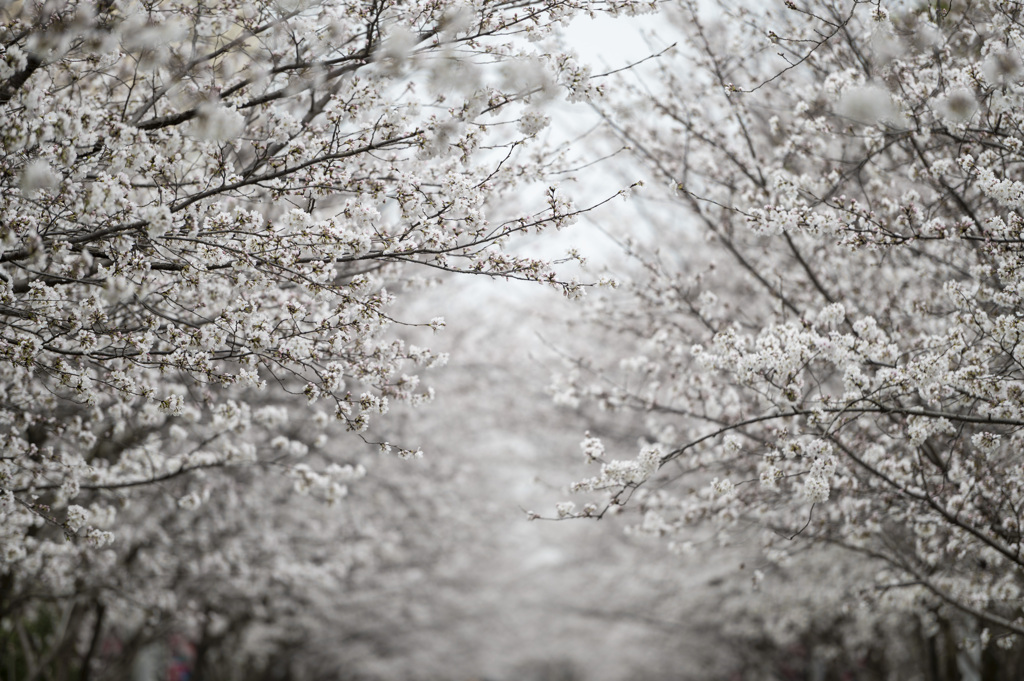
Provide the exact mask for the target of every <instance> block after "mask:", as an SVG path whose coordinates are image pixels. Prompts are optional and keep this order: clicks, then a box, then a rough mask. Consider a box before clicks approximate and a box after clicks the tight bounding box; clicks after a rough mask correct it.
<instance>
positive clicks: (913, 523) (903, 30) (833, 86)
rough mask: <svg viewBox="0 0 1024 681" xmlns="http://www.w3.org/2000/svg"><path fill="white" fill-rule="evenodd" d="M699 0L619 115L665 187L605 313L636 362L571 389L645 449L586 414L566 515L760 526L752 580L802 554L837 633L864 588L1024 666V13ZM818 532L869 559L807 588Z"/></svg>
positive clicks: (979, 662) (683, 13)
mask: <svg viewBox="0 0 1024 681" xmlns="http://www.w3.org/2000/svg"><path fill="white" fill-rule="evenodd" d="M704 5H705V3H697V2H687V1H685V0H684V1H681V2H678V3H676V4H675V5H674V8H675V9H674V14H672V15H671V16H674V18H675V22H674V25H675V26H677V27H679V34H680V35H681V38H680V40H681V42H680V45H679V46H678V47H677V48H676V50H675V51H674V52H672V53H671V54H665V55H663V56H662V57H660V58H659V59H658V60H656V61H652V62H651V64H655V66H653V68H651V69H649V70H648V71H646V74H647V75H645V76H640V75H636V74H629V73H627V74H625V75H624V76H623V78H622V79H621V80H620V82H619V84H618V86H617V88H616V89H613V90H612V95H611V97H610V100H611V101H615V102H617V105H615V106H607V107H605V108H604V109H603V114H604V116H605V118H606V120H607V121H608V124H609V126H610V128H611V129H612V130H614V132H615V135H616V139H617V140H618V144H619V145H622V144H625V145H628V147H629V148H630V149H632V151H633V152H634V158H635V159H636V160H637V161H638V163H639V164H640V165H641V166H643V167H644V168H645V169H646V171H647V172H648V174H649V176H650V177H652V178H653V180H654V181H653V182H651V183H649V184H651V185H654V186H655V189H652V190H651V191H652V192H658V191H659V190H658V189H657V187H660V188H663V189H664V191H662V192H661V193H656V194H654V196H653V198H656V199H657V201H650V202H648V203H647V204H645V206H646V215H647V216H649V217H650V218H651V219H652V220H653V224H652V225H651V226H650V228H649V230H648V234H644V233H642V232H640V231H634V232H633V233H632V234H629V235H623V239H624V240H623V246H624V249H625V252H626V253H627V254H628V256H629V257H630V258H632V259H633V262H634V263H635V269H634V271H635V272H638V274H637V275H636V276H634V277H633V280H632V281H631V282H630V283H629V285H627V286H624V288H623V290H622V291H620V292H618V293H609V294H607V296H606V297H604V298H603V299H602V300H601V301H600V302H599V303H598V304H597V305H595V306H594V307H593V308H592V312H591V315H590V319H591V321H592V322H593V323H595V324H598V325H601V326H603V327H605V329H606V330H607V333H608V334H610V335H613V336H616V337H618V338H621V339H624V340H623V341H619V343H618V345H617V347H619V348H621V347H627V348H629V350H628V354H627V356H626V357H625V358H623V357H622V354H621V353H620V354H619V356H618V358H616V360H617V361H616V362H615V363H610V362H607V361H603V358H601V357H596V356H591V357H583V358H581V359H579V360H577V361H576V362H574V363H573V365H572V367H571V370H570V371H568V372H567V373H566V374H565V375H564V376H563V377H562V378H561V380H560V382H559V384H558V385H556V386H555V388H554V391H555V394H556V396H557V397H558V398H559V399H560V400H561V401H562V402H563V403H567V404H585V403H591V404H596V405H598V406H600V407H602V408H604V409H607V410H611V411H617V410H625V411H626V412H628V413H633V414H634V419H635V414H637V413H638V414H642V415H643V419H642V421H640V423H642V426H640V430H639V432H638V434H639V435H641V436H642V437H643V439H644V443H643V444H642V446H641V448H640V452H639V455H638V456H636V457H635V458H624V457H622V456H621V455H616V453H614V448H613V447H612V446H610V444H609V443H606V442H605V441H603V440H602V439H601V438H600V437H597V435H599V434H600V433H599V432H598V428H599V427H600V423H601V422H600V421H599V420H598V421H595V424H596V425H595V433H594V434H592V435H590V436H588V437H587V439H585V440H584V442H583V450H584V453H585V455H586V457H587V458H588V459H589V460H591V461H596V462H597V463H596V464H595V465H596V467H598V468H599V471H598V472H597V474H596V475H594V476H593V477H590V478H587V479H585V480H582V481H580V482H579V483H577V484H576V485H575V489H576V491H578V492H579V493H581V494H587V495H592V496H591V497H589V498H587V499H586V501H581V502H579V503H577V502H576V501H575V500H574V501H573V502H567V503H566V504H564V505H562V506H560V507H559V515H561V516H566V517H569V516H590V517H600V516H602V515H604V514H606V513H608V512H609V511H619V510H622V509H623V507H625V508H626V509H632V510H634V511H636V512H637V513H639V514H640V515H641V519H640V520H639V521H638V523H637V527H638V529H640V530H642V531H645V532H648V533H651V534H654V535H659V536H664V537H665V538H666V539H667V541H669V542H670V543H671V545H672V546H673V547H674V548H676V549H678V550H679V551H680V552H682V553H689V552H692V551H696V552H698V555H701V556H707V555H708V554H707V553H706V551H710V550H712V547H713V546H715V545H718V544H721V543H730V542H732V543H735V542H739V541H746V540H747V539H749V538H750V537H751V535H752V534H757V535H759V536H760V537H761V538H762V539H763V542H764V544H765V545H766V548H767V553H766V554H765V555H766V556H767V558H768V559H769V561H770V563H769V564H767V565H764V566H763V570H759V571H758V572H757V574H756V575H755V576H754V581H755V582H759V581H760V580H761V579H762V578H763V577H765V574H766V573H767V575H768V577H769V578H770V576H771V574H772V573H773V572H775V573H777V572H778V570H779V566H787V565H788V566H789V567H788V568H787V569H788V570H790V571H791V572H790V573H789V574H791V575H792V574H795V575H796V578H795V582H794V589H793V591H794V592H795V593H796V594H797V595H799V599H798V598H796V597H794V599H793V602H794V603H795V602H796V601H797V600H802V601H803V602H807V601H813V600H815V594H818V595H819V596H820V597H819V598H817V600H818V601H819V602H820V603H822V608H831V617H832V618H833V619H832V622H833V623H835V622H839V621H842V620H843V619H846V620H847V621H850V620H851V619H852V618H854V615H855V612H854V611H857V610H858V608H859V605H858V604H861V603H864V604H867V610H866V611H865V610H861V612H867V613H868V615H870V616H871V617H874V618H875V621H876V622H877V621H879V618H881V617H884V616H888V614H893V616H897V617H902V616H906V617H910V618H911V619H912V620H915V621H916V622H917V623H918V625H919V629H918V631H920V632H922V636H923V637H924V639H925V640H932V641H934V640H935V636H936V635H937V634H938V633H940V632H941V631H942V630H950V631H951V634H950V635H949V636H948V637H947V638H946V640H948V641H949V642H950V644H951V645H952V646H954V647H956V646H958V645H959V646H961V647H963V646H965V645H966V646H967V647H970V646H971V645H973V646H974V649H973V652H970V651H967V652H964V653H962V654H961V656H960V660H959V662H958V664H966V661H973V663H974V665H975V667H976V669H980V668H984V669H987V670H988V671H987V672H985V673H986V674H994V673H996V672H993V671H992V669H1000V668H1001V669H1003V670H1004V672H1000V673H1009V674H1013V672H1012V670H1013V669H1015V668H1016V666H1015V665H1016V664H1017V663H1018V662H1019V655H1017V654H1016V653H1015V652H1014V651H1013V650H1006V649H1009V648H1012V647H1013V646H1014V645H1015V644H1016V643H1017V641H1018V638H1019V637H1020V636H1021V635H1022V634H1024V611H1022V601H1021V587H1022V576H1024V571H1022V569H1024V562H1022V558H1021V541H1022V539H1021V529H1020V528H1021V522H1022V515H1021V513H1022V509H1021V500H1022V499H1024V477H1022V475H1024V469H1022V467H1021V460H1020V456H1019V451H1020V446H1021V441H1022V440H1021V438H1022V437H1024V430H1022V426H1024V401H1022V399H1021V390H1022V387H1024V383H1022V379H1024V372H1022V365H1021V357H1022V354H1021V353H1022V350H1021V347H1022V346H1021V337H1022V336H1021V334H1022V330H1024V327H1022V321H1021V312H1020V310H1021V295H1022V292H1024V283H1022V281H1024V280H1022V272H1024V269H1022V265H1024V260H1022V249H1021V238H1022V237H1021V228H1022V225H1024V219H1022V217H1021V212H1020V211H1021V206H1022V204H1021V196H1022V192H1024V176H1022V174H1021V164H1020V161H1021V146H1022V144H1024V142H1022V140H1024V132H1022V124H1024V120H1022V117H1021V112H1022V111H1024V106H1022V104H1024V99H1022V95H1024V67H1022V63H1024V62H1022V53H1021V48H1022V46H1024V45H1022V40H1024V33H1022V28H1024V24H1022V20H1024V15H1022V8H1021V6H1020V4H1019V3H1007V2H1000V1H995V0H993V1H988V0H981V1H977V2H970V3H930V2H929V3H925V2H890V3H883V2H877V1H874V0H872V1H866V0H865V1H861V0H850V1H846V0H830V1H828V2H790V1H787V2H784V3H777V4H773V5H772V6H771V7H766V8H754V7H753V6H752V4H751V3H742V2H741V3H726V2H721V3H717V6H716V7H715V8H714V10H710V9H709V10H708V11H702V9H701V7H702V6H704ZM660 202H667V204H666V203H660ZM665 205H668V206H670V208H668V209H666V208H665V207H664V206H665ZM606 347H607V345H606ZM595 494H596V496H593V495H595ZM709 528H714V531H713V532H712V531H711V530H710V529H709ZM815 546H817V547H820V549H821V550H826V547H831V549H828V550H830V551H832V550H841V551H842V554H841V555H846V556H848V557H849V560H850V564H851V565H854V566H856V569H853V568H851V569H850V570H848V571H846V573H845V574H846V577H845V579H843V578H837V575H836V574H835V573H834V571H832V572H828V573H827V574H828V577H827V578H823V579H815V577H814V575H816V574H822V573H820V572H819V571H816V570H815V569H813V568H812V567H811V564H809V563H805V562H801V560H799V556H800V554H801V553H802V551H803V550H804V549H806V548H809V547H815ZM828 555H830V556H833V559H834V556H835V555H836V554H834V553H829V554H828ZM834 589H838V590H839V593H840V594H842V596H843V597H841V598H835V597H833V596H826V594H827V593H829V592H830V590H834ZM828 604H833V605H828ZM833 606H834V607H833ZM821 621H823V622H824V621H826V620H825V619H822V620H821ZM829 626H834V624H833V625H829ZM904 630H905V631H914V628H913V627H911V628H910V629H909V630H908V629H906V628H904ZM908 636H910V634H908ZM965 642H966V643H965ZM982 649H984V653H982V652H981V651H982ZM968 653H969V654H968ZM935 655H936V656H938V657H940V658H942V657H943V656H944V655H945V653H944V652H943V651H941V650H940V651H938V652H937V653H935ZM954 666H955V665H954ZM949 673H950V674H957V673H958V672H956V670H955V669H954V670H953V671H950V672H949ZM935 678H947V677H945V676H942V675H939V674H938V672H936V676H935ZM949 678H952V676H951V677H949ZM985 678H988V676H986V677H985ZM991 678H1002V677H997V676H992V677H991Z"/></svg>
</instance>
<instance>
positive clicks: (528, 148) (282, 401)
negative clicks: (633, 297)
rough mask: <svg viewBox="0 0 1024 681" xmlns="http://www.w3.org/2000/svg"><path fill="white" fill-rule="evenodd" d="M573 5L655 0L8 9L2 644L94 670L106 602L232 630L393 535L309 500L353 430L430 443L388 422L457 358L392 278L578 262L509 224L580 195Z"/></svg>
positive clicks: (532, 228)
mask: <svg viewBox="0 0 1024 681" xmlns="http://www.w3.org/2000/svg"><path fill="white" fill-rule="evenodd" d="M581 9H585V10H586V11H587V12H609V13H612V14H617V13H620V12H635V11H641V10H645V9H648V3H640V2H630V1H627V2H619V1H617V0H615V1H612V2H602V3H593V2H586V3H584V2H575V1H571V0H570V1H555V0H550V1H549V0H539V1H536V2H535V1H533V0H528V1H526V2H494V3H491V2H487V3H456V2H430V3H392V2H386V1H381V0H367V1H365V2H364V1H363V0H357V1H353V2H347V1H340V0H339V1H334V0H331V1H324V2H294V1H289V0H280V1H270V0H268V1H266V2H250V1H244V2H243V1H234V0H224V1H216V2H214V1H204V2H185V1H182V2H176V1H171V0H168V1H166V2H134V1H131V0H123V1H122V0H115V1H113V2H109V1H108V2H98V3H91V2H76V1H74V0H67V1H58V2H16V3H6V4H5V5H4V6H3V7H2V8H0V120H2V124H0V130H2V132H0V146H2V156H0V184H2V188H3V191H2V192H0V650H2V651H3V653H2V657H3V658H4V663H5V664H7V665H8V666H9V668H8V669H5V670H4V672H3V673H13V674H17V675H19V676H24V677H25V678H49V677H61V676H62V675H64V674H68V673H72V672H77V673H78V674H79V676H80V677H81V678H90V674H92V673H94V672H96V670H99V669H100V668H101V665H99V663H98V662H97V661H98V660H100V659H101V658H103V656H104V655H108V656H109V655H111V654H113V653H111V652H110V649H109V646H108V645H107V641H108V639H110V636H108V634H110V632H115V631H116V632H118V645H128V646H129V647H130V646H135V647H136V648H138V647H140V646H143V645H144V644H145V643H146V641H147V640H149V639H152V638H153V637H154V636H155V635H156V633H155V632H157V631H158V630H160V629H161V628H167V627H172V626H173V627H184V628H185V629H188V631H187V632H186V633H188V634H189V635H190V636H193V637H198V639H199V641H200V644H202V642H203V641H206V642H212V641H214V640H216V639H218V637H220V639H223V638H224V637H225V636H236V635H238V634H239V631H240V629H239V627H240V626H241V624H244V623H246V622H247V621H249V620H252V619H253V618H254V617H255V619H256V620H259V619H260V618H261V617H264V616H265V613H266V611H267V610H268V608H269V609H270V610H273V608H274V607H277V606H275V605H274V604H281V603H286V602H287V601H288V599H289V598H291V599H292V605H291V606H289V607H297V606H296V605H295V604H296V603H302V602H307V603H308V602H314V601H316V600H317V595H316V594H317V593H318V592H317V589H320V590H321V591H322V592H326V591H327V590H331V589H336V588H338V587H339V585H348V587H349V588H351V589H358V588H359V585H358V583H353V582H352V581H351V577H350V575H351V573H352V571H351V570H350V569H349V568H350V567H351V565H352V564H362V563H366V564H373V563H374V562H375V561H377V560H383V561H385V562H388V561H391V562H392V563H393V562H394V561H395V560H397V559H395V558H394V556H392V557H391V558H386V557H381V556H383V555H384V554H386V553H387V550H386V547H387V545H388V542H387V541H386V540H385V538H384V537H383V535H382V536H376V535H374V534H373V533H369V534H368V535H366V536H363V535H360V534H359V533H358V532H356V531H354V530H352V529H351V528H347V527H344V526H343V525H339V524H338V523H341V522H342V521H341V517H340V516H339V517H338V518H335V520H334V521H329V520H327V519H325V518H324V516H323V515H322V512H321V513H314V512H313V511H311V510H310V507H309V505H308V503H307V501H305V500H302V499H299V500H298V501H296V500H295V499H296V498H297V497H303V496H307V497H310V498H311V499H313V500H316V501H317V502H320V503H323V504H339V503H342V504H343V503H344V501H343V500H344V498H345V497H346V495H347V493H348V491H349V485H351V484H360V482H359V481H360V479H361V478H363V477H364V475H365V474H366V469H365V467H363V466H362V465H361V461H360V457H359V456H358V455H357V454H356V452H355V449H357V448H358V446H360V445H361V444H362V443H364V442H365V443H367V444H369V445H371V446H372V448H375V449H379V450H381V451H383V452H393V453H396V454H398V455H399V456H401V457H414V456H416V455H418V449H417V447H416V446H415V444H411V443H406V444H403V445H397V444H395V445H393V444H391V442H390V440H391V438H389V436H388V435H387V430H386V428H384V427H380V424H375V422H373V419H376V418H377V417H379V416H383V415H385V414H387V412H388V411H389V407H390V405H391V404H393V403H396V402H406V403H409V404H412V405H416V404H420V403H423V402H426V401H429V400H430V398H431V391H430V389H429V388H426V387H424V386H422V385H421V384H420V382H419V379H418V377H417V375H416V372H417V370H419V369H422V368H429V367H432V366H437V365H440V364H442V363H443V362H444V359H445V358H444V356H443V355H440V354H436V353H432V352H431V351H430V350H428V349H426V348H423V347H419V346H415V345H412V344H409V343H406V342H403V341H402V340H401V338H400V337H399V335H398V334H396V333H394V329H395V325H396V323H398V320H396V319H395V318H394V316H393V314H392V312H391V310H392V309H393V308H392V307H391V306H392V303H393V301H394V300H395V298H396V293H397V292H403V291H410V290H415V289H424V288H429V287H430V286H432V285H433V284H434V283H435V281H434V275H435V273H437V272H454V273H465V274H475V275H481V276H488V277H498V278H502V279H505V280H525V281H532V282H539V283H543V284H547V285H550V286H553V287H555V288H557V289H559V290H561V291H563V292H564V293H565V294H566V295H569V296H576V295H578V294H579V293H580V291H581V289H580V286H581V285H580V284H579V283H578V282H575V281H572V280H565V279H562V278H560V277H559V276H558V275H557V274H556V272H555V269H554V264H553V263H552V262H549V261H548V260H545V259H540V258H532V257H528V256H523V255H517V254H513V253H512V252H510V251H509V250H507V249H506V246H507V244H508V243H509V240H510V239H511V238H512V237H514V236H516V235H519V234H526V233H536V232H540V231H542V230H545V229H557V228H561V227H564V226H566V225H568V224H570V223H571V222H573V221H574V219H575V218H576V216H577V215H578V213H579V212H581V211H582V210H584V209H582V208H576V207H574V206H573V204H572V202H571V201H570V200H569V198H568V197H567V196H566V195H565V194H564V192H563V191H562V190H561V189H559V188H558V187H557V185H555V184H553V183H551V182H548V181H547V178H546V173H547V170H548V169H549V164H550V163H552V162H553V161H552V158H553V156H552V154H550V153H548V151H546V150H545V149H544V148H543V146H542V145H539V144H537V143H536V142H537V138H538V133H540V132H541V131H542V130H543V129H544V127H545V126H546V125H547V120H548V119H547V116H546V115H545V113H544V107H545V105H546V104H548V103H549V102H552V101H555V100H557V99H566V98H567V99H569V100H570V101H577V102H578V101H585V100H587V99H588V98H589V97H591V96H592V95H593V94H594V93H595V92H596V89H595V87H594V86H593V85H592V84H591V83H590V82H589V80H588V73H587V70H586V69H585V68H583V67H581V66H580V65H579V64H578V63H577V61H576V60H575V59H574V58H573V56H572V55H571V54H569V53H566V52H564V51H561V50H557V49H554V48H553V47H552V46H551V44H549V43H547V42H545V41H546V38H545V36H546V35H547V34H548V33H549V31H550V30H551V29H552V27H553V26H556V25H558V24H559V23H561V22H564V21H567V20H568V19H569V18H570V17H571V16H573V15H574V14H575V13H577V12H578V11H580V10H581ZM534 187H539V189H536V190H535V189H534ZM512 196H514V197H515V201H510V200H509V197H512ZM414 321H415V320H414ZM419 321H422V320H419ZM402 323H408V322H402ZM427 325H428V326H430V327H433V328H434V329H440V328H441V327H443V325H444V322H443V319H442V318H440V317H437V318H435V319H433V320H432V321H430V322H429V323H428V324H427ZM303 405H305V408H304V407H303ZM384 422H385V423H386V419H385V420H384ZM339 426H340V427H341V428H342V430H343V431H347V433H348V434H345V433H339V432H338V427H339ZM374 489H378V488H374ZM398 496H399V497H401V495H398ZM292 504H295V505H292ZM329 517H330V516H328V518H329ZM306 518H308V519H310V522H311V523H313V524H314V525H317V526H318V527H319V528H320V530H321V532H320V534H322V535H323V536H324V537H325V538H326V537H331V538H332V539H333V540H334V541H337V542H338V543H339V545H341V547H342V548H339V549H337V551H334V550H332V551H327V552H326V553H325V551H324V550H323V549H322V548H321V547H319V546H316V545H313V544H309V543H304V541H303V538H302V537H299V536H297V535H296V525H297V524H301V523H302V521H303V519H306ZM332 522H333V523H334V524H332ZM386 524H387V523H385V525H386ZM386 534H387V532H384V535H386ZM314 544H315V543H314ZM360 544H362V545H363V546H364V548H363V549H359V548H358V547H359V545H360ZM352 552H355V554H359V555H358V556H357V557H355V558H353V557H352V556H351V555H349V554H350V553H352ZM332 561H333V562H332ZM353 561H354V562H353ZM327 563H331V565H330V567H324V566H325V565H326V564H327ZM398 563H401V561H400V560H399V561H398ZM346 566H349V567H346ZM310 575H313V577H312V578H311V577H310ZM311 585H312V586H311ZM296 594H297V595H296ZM236 606H237V607H236ZM280 607H286V606H283V605H282V606H280ZM260 608H263V611H261V610H260ZM261 612H263V613H264V615H261V614H260V613H261ZM274 612H275V613H276V614H275V617H278V618H280V617H282V615H281V610H280V608H279V609H278V610H275V611H274ZM254 613H255V614H254ZM172 615H173V617H172ZM197 654H200V655H201V654H202V651H198V653H197ZM130 657H131V656H130V655H127V654H126V655H125V659H130ZM105 668H107V669H108V670H109V669H113V667H110V665H107V667H105ZM69 670H70V671H69ZM122 672H123V670H122ZM110 673H113V674H115V675H116V673H118V672H110Z"/></svg>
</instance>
